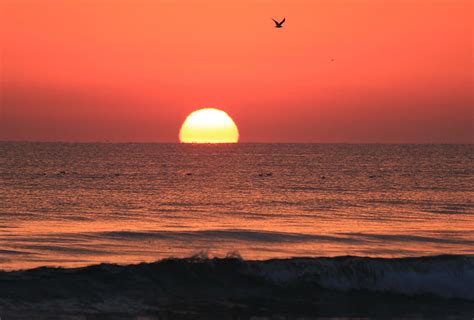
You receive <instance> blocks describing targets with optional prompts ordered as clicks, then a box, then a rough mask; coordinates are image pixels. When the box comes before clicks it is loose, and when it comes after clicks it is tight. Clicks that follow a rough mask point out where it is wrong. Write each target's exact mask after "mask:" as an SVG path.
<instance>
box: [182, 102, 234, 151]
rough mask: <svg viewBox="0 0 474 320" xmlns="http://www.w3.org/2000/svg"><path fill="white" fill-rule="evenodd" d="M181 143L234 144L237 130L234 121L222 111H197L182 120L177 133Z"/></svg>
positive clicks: (210, 109) (208, 109)
mask: <svg viewBox="0 0 474 320" xmlns="http://www.w3.org/2000/svg"><path fill="white" fill-rule="evenodd" d="M179 141H181V142H182V143H236V142H238V141H239V130H238V129H237V126H236V125H235V122H234V120H232V118H231V117H230V116H229V115H228V114H227V113H225V112H224V111H222V110H219V109H214V108H205V109H199V110H196V111H194V112H192V113H191V114H190V115H189V116H188V117H187V118H186V120H184V122H183V125H182V126H181V130H180V131H179Z"/></svg>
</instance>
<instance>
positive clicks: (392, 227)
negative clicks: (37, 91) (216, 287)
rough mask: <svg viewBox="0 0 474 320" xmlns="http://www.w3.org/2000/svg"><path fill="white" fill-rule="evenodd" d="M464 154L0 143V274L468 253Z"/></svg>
mask: <svg viewBox="0 0 474 320" xmlns="http://www.w3.org/2000/svg"><path fill="white" fill-rule="evenodd" d="M473 160H474V146H472V145H345V144H334V145H333V144H326V145H324V144H235V145H183V144H72V143H71V144H69V143H68V144H66V143H64V144H63V143H13V142H3V143H0V248H1V249H0V269H18V268H21V269H24V268H31V267H36V266H68V267H69V266H82V265H90V264H95V263H99V262H111V263H132V262H144V261H146V262H149V261H155V260H157V259H160V258H165V257H187V256H191V255H193V254H196V253H198V252H205V253H206V254H209V255H211V256H225V255H227V254H229V253H232V254H235V253H237V252H238V253H239V254H240V255H241V256H242V257H244V258H245V259H267V258H285V257H297V256H306V257H315V256H338V255H357V256H371V257H406V256H425V255H437V254H444V253H450V254H474V203H473V200H474V165H473V164H474V161H473Z"/></svg>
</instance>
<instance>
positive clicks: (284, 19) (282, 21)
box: [279, 18, 286, 26]
mask: <svg viewBox="0 0 474 320" xmlns="http://www.w3.org/2000/svg"><path fill="white" fill-rule="evenodd" d="M285 21H286V18H283V20H281V22H280V23H279V25H280V26H281V25H282V24H283V23H284V22H285Z"/></svg>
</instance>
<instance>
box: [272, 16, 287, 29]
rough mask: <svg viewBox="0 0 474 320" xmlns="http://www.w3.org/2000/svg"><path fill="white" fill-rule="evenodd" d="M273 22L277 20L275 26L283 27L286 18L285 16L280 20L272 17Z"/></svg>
mask: <svg viewBox="0 0 474 320" xmlns="http://www.w3.org/2000/svg"><path fill="white" fill-rule="evenodd" d="M272 20H273V22H275V28H281V27H283V23H285V20H286V18H283V20H281V21H280V22H278V21H276V20H275V19H272Z"/></svg>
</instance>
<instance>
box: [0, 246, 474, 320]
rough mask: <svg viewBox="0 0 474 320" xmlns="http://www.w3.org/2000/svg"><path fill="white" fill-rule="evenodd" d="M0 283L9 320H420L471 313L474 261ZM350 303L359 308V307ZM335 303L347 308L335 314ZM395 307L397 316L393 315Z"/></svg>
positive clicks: (89, 272)
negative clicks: (161, 315)
mask: <svg viewBox="0 0 474 320" xmlns="http://www.w3.org/2000/svg"><path fill="white" fill-rule="evenodd" d="M0 282H1V283H2V286H0V308H1V307H2V306H3V310H13V311H14V312H16V313H17V314H22V313H21V312H25V310H30V311H31V310H35V312H40V311H41V310H43V311H44V312H47V311H48V310H51V309H50V308H51V306H53V305H54V310H56V312H74V310H76V311H77V310H81V307H80V306H83V305H85V304H86V305H87V306H88V308H87V310H88V311H87V312H100V313H104V312H105V313H107V312H122V313H125V314H137V313H140V312H142V311H143V310H148V311H150V310H154V311H155V312H163V310H169V309H170V308H171V309H173V310H176V308H178V309H180V310H188V309H192V310H194V311H196V310H197V309H199V308H202V307H203V306H207V307H209V308H211V309H207V311H209V310H213V311H215V309H214V308H215V307H216V306H220V307H222V306H226V307H225V308H229V306H233V307H232V308H234V307H235V306H239V308H244V307H243V306H245V308H247V309H248V308H250V309H252V308H253V309H255V308H257V309H258V308H259V307H262V306H264V308H267V310H269V309H268V308H270V309H271V310H277V311H278V310H279V309H281V308H283V309H284V310H286V311H288V310H289V312H292V313H293V314H297V313H299V312H303V311H304V310H306V312H310V313H311V314H314V312H316V314H319V315H325V316H328V315H330V316H335V315H337V316H341V315H354V314H358V313H357V312H358V311H355V310H359V309H360V308H361V305H372V304H373V303H376V302H377V301H379V302H383V303H384V304H387V303H388V305H390V301H392V302H393V304H395V305H396V306H392V310H391V314H392V315H393V313H394V312H395V313H397V312H401V311H400V310H404V311H406V309H407V308H408V307H407V305H408V306H410V304H409V303H408V302H409V301H418V302H417V304H416V306H417V307H414V306H413V305H412V306H413V308H418V307H419V306H420V305H421V306H423V308H424V309H423V310H424V312H426V310H432V311H433V310H435V309H436V308H439V306H440V305H443V303H444V304H446V302H443V301H449V305H450V306H452V307H450V308H455V310H456V312H462V310H467V311H469V310H471V309H472V305H473V301H474V290H472V288H474V257H472V256H454V255H445V256H434V257H418V258H397V259H383V258H364V257H351V256H346V257H335V258H292V259H273V260H266V261H252V260H243V259H242V258H240V256H239V255H238V253H232V254H229V256H228V257H226V258H208V257H207V255H206V254H203V253H202V254H199V255H196V256H194V257H191V258H185V259H165V260H161V261H157V262H154V263H142V264H137V265H126V266H122V265H115V264H101V265H94V266H89V267H83V268H73V269H64V268H47V267H42V268H37V269H31V270H22V271H10V272H6V271H3V272H0ZM380 299H383V300H380ZM413 299H415V300H413ZM416 299H418V300H416ZM348 300H350V301H357V306H352V304H348V303H347V301H348ZM183 301H185V302H186V303H185V305H183V303H184V302H183ZM341 301H346V302H345V303H344V304H342V305H341ZM387 301H388V302H387ZM401 305H403V306H404V308H401V309H400V306H401ZM426 305H428V307H427V306H426ZM58 308H59V309H58ZM308 308H309V309H308ZM354 308H356V309H354ZM387 308H388V307H387ZM430 308H431V309H430ZM18 309H20V311H18ZM362 309H363V308H362ZM389 309H390V308H389ZM58 310H59V311H58ZM71 310H72V311H71ZM308 310H309V311H308ZM315 310H316V311H315ZM394 310H397V311H394ZM452 310H454V309H452ZM13 311H12V312H13ZM188 311H189V310H188ZM280 311H281V310H280ZM411 311H413V310H411ZM445 311H446V310H445ZM381 312H385V311H381ZM436 312H438V311H436V310H435V311H433V314H436ZM359 315H360V314H359Z"/></svg>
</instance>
